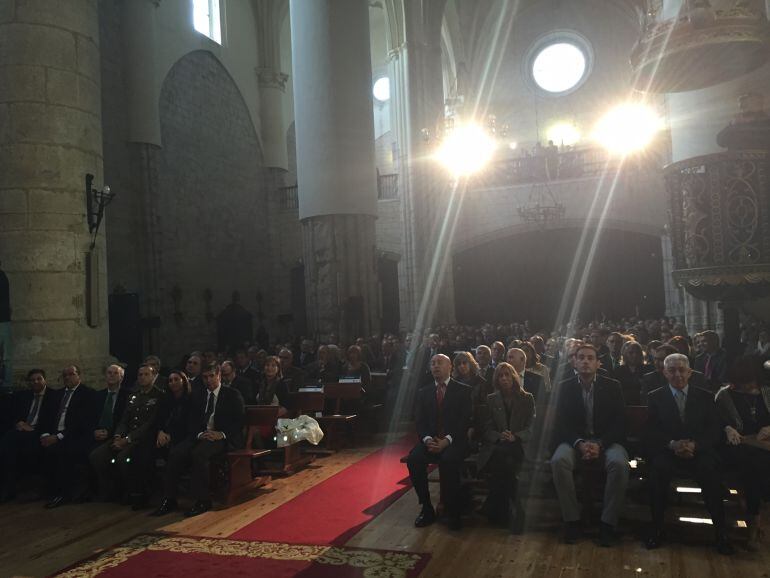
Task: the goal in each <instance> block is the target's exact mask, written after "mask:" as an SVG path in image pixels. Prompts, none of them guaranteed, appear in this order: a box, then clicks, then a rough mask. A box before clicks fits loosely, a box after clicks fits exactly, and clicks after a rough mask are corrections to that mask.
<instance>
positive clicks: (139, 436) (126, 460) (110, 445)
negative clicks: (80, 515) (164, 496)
mask: <svg viewBox="0 0 770 578" xmlns="http://www.w3.org/2000/svg"><path fill="white" fill-rule="evenodd" d="M155 371H156V370H155V368H154V367H153V366H151V365H143V366H141V367H140V368H139V373H138V375H137V380H136V381H137V389H136V391H134V392H132V393H131V394H130V397H129V399H128V403H127V404H126V409H125V411H124V413H123V417H122V419H121V420H120V423H119V424H118V425H117V427H116V428H115V435H114V436H113V438H112V439H111V440H108V441H106V442H105V443H104V444H102V445H101V446H99V447H98V448H96V449H95V450H94V451H93V452H91V456H90V458H91V465H92V466H93V468H94V470H95V471H96V475H97V478H98V481H99V496H100V498H102V499H104V500H109V499H113V498H117V497H119V496H120V483H121V482H123V486H124V489H125V490H127V491H128V493H129V496H130V497H131V500H132V502H133V504H134V505H135V506H137V508H139V507H141V505H142V503H143V502H144V501H146V498H145V486H146V480H147V475H148V472H140V471H136V470H137V469H136V468H133V467H132V463H131V452H132V451H133V449H134V448H136V447H137V446H138V445H139V444H145V443H154V442H155V431H154V424H155V413H156V412H157V409H158V404H159V402H160V398H161V397H162V395H163V392H161V390H160V389H158V388H157V387H155V386H154V385H153V383H154V381H155V376H156V373H155ZM116 466H117V467H116Z"/></svg>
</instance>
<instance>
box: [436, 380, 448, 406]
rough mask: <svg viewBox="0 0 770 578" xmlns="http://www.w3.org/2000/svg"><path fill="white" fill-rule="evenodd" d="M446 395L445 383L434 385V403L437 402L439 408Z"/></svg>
mask: <svg viewBox="0 0 770 578" xmlns="http://www.w3.org/2000/svg"><path fill="white" fill-rule="evenodd" d="M445 394H446V384H445V383H438V384H437V385H436V401H437V402H438V404H439V406H440V405H441V404H442V403H444V395H445Z"/></svg>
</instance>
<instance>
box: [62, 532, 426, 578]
mask: <svg viewBox="0 0 770 578" xmlns="http://www.w3.org/2000/svg"><path fill="white" fill-rule="evenodd" d="M142 552H170V553H174V554H208V555H213V556H223V557H238V558H263V559H267V560H280V561H302V562H309V563H312V564H313V565H314V566H316V565H318V566H321V567H327V568H328V569H330V570H331V569H332V568H331V567H339V568H340V570H342V567H345V566H347V567H349V569H357V570H358V571H360V572H361V575H362V576H364V577H366V578H382V577H387V578H414V577H416V576H419V574H420V573H421V572H422V570H423V569H424V568H425V566H426V565H427V563H428V562H429V560H430V554H418V553H414V552H396V551H390V550H372V549H364V548H349V547H339V546H315V545H305V544H286V543H281V542H253V541H247V540H232V539H229V538H203V537H194V536H182V535H177V534H163V533H149V534H140V535H138V536H135V537H134V538H131V539H129V540H128V541H126V542H122V543H120V544H117V545H115V546H113V547H111V548H108V549H107V550H106V551H103V552H100V553H97V554H95V555H94V556H91V557H89V558H86V559H85V560H82V561H80V562H77V563H75V564H74V565H72V566H70V567H69V568H67V569H65V570H63V571H61V572H60V573H58V574H55V575H54V576H57V577H60V578H91V577H93V576H98V575H99V574H101V573H103V572H105V571H107V570H109V569H111V568H117V567H118V566H120V565H121V564H123V563H125V562H126V561H128V560H129V559H130V558H133V557H134V556H137V555H138V554H141V553H142Z"/></svg>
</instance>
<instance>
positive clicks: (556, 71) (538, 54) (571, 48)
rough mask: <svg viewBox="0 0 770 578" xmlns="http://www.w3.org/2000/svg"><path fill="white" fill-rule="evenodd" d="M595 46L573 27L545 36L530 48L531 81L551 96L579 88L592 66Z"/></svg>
mask: <svg viewBox="0 0 770 578" xmlns="http://www.w3.org/2000/svg"><path fill="white" fill-rule="evenodd" d="M592 55H593V52H592V50H591V46H590V45H589V44H588V41H587V40H585V39H584V38H583V37H582V36H581V35H579V34H577V33H575V32H572V31H567V30H564V31H556V32H552V33H550V34H547V35H545V36H543V37H541V38H540V39H539V40H538V41H536V42H535V43H534V44H533V45H532V47H531V48H530V49H529V51H528V54H527V58H526V64H527V71H528V74H527V76H528V77H529V78H528V80H529V81H530V84H531V85H532V86H533V88H535V89H536V90H538V91H540V92H541V93H543V94H546V95H548V96H563V95H565V94H569V93H570V92H573V91H575V90H577V89H578V88H579V87H580V86H581V85H582V84H583V83H584V82H585V80H586V79H587V78H588V75H589V74H590V72H591V67H592V64H593V63H592Z"/></svg>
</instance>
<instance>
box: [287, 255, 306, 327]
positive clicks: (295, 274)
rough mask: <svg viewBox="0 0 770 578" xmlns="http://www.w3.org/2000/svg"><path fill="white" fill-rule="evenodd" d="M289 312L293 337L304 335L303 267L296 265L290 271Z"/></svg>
mask: <svg viewBox="0 0 770 578" xmlns="http://www.w3.org/2000/svg"><path fill="white" fill-rule="evenodd" d="M291 311H292V322H293V326H292V329H293V330H294V336H295V337H297V336H300V335H306V332H307V304H306V303H305V265H296V266H295V267H292V270H291Z"/></svg>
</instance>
